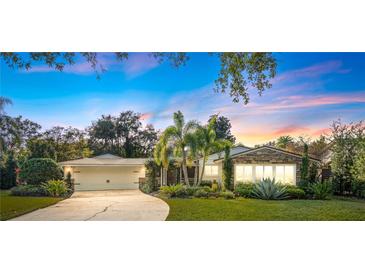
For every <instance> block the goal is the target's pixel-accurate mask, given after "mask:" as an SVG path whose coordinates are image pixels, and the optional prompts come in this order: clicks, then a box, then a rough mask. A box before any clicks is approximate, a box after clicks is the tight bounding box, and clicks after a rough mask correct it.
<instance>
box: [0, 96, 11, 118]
mask: <svg viewBox="0 0 365 274" xmlns="http://www.w3.org/2000/svg"><path fill="white" fill-rule="evenodd" d="M12 104H13V101H11V100H10V99H9V98H6V97H3V96H0V114H3V113H4V109H5V106H6V105H12Z"/></svg>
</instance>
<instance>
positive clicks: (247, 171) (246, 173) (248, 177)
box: [242, 166, 253, 183]
mask: <svg viewBox="0 0 365 274" xmlns="http://www.w3.org/2000/svg"><path fill="white" fill-rule="evenodd" d="M252 175H253V174H252V166H244V167H243V180H242V181H243V182H245V183H247V182H252V181H253V178H252Z"/></svg>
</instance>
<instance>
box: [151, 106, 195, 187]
mask: <svg viewBox="0 0 365 274" xmlns="http://www.w3.org/2000/svg"><path fill="white" fill-rule="evenodd" d="M173 120H174V125H172V126H169V127H167V128H166V129H165V130H164V132H163V133H162V135H161V137H160V141H159V144H160V145H159V146H158V151H160V155H162V156H164V157H165V155H167V150H168V146H172V147H173V148H174V149H173V152H174V155H175V156H179V157H181V159H182V162H181V166H182V170H183V174H184V181H185V183H186V185H189V178H188V169H187V157H188V153H187V150H188V139H189V138H190V137H189V136H190V134H191V133H192V131H193V130H195V129H196V127H197V122H196V121H189V122H187V123H185V119H184V115H183V114H182V112H181V111H178V112H175V113H174V116H173ZM156 158H162V157H156Z"/></svg>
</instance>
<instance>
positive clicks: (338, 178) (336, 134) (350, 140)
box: [331, 120, 365, 195]
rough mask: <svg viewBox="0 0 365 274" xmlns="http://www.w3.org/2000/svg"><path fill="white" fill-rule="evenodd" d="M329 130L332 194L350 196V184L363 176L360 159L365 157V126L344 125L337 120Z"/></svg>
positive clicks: (355, 124)
mask: <svg viewBox="0 0 365 274" xmlns="http://www.w3.org/2000/svg"><path fill="white" fill-rule="evenodd" d="M331 130H332V134H331V138H332V144H333V145H332V147H331V150H332V152H333V153H332V158H331V170H332V174H333V184H334V185H333V187H334V192H335V193H336V194H340V195H344V194H351V192H352V189H351V186H352V183H353V182H354V181H356V180H357V179H359V178H361V177H362V176H365V175H364V173H362V172H365V168H363V167H362V164H361V163H362V161H363V160H361V159H363V158H364V157H365V156H364V151H365V148H364V144H365V143H364V140H365V124H364V123H363V122H362V121H360V122H358V123H350V124H348V125H346V124H342V123H341V121H340V120H338V121H335V122H333V124H332V128H331ZM359 163H360V165H358V164H359ZM358 168H360V169H358ZM361 170H362V172H361Z"/></svg>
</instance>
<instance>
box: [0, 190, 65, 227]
mask: <svg viewBox="0 0 365 274" xmlns="http://www.w3.org/2000/svg"><path fill="white" fill-rule="evenodd" d="M61 200H63V198H53V197H18V196H10V192H9V191H3V190H2V191H0V220H1V221H4V220H8V219H11V218H14V217H17V216H20V215H23V214H25V213H28V212H31V211H34V210H36V209H39V208H43V207H47V206H50V205H53V204H55V203H57V202H59V201H61Z"/></svg>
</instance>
